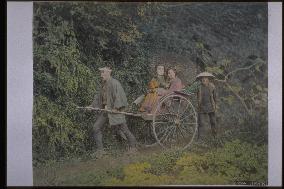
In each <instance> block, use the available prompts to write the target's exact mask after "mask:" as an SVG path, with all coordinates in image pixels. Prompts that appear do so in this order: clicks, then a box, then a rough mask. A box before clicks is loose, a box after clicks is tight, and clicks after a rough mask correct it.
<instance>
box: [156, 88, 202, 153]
mask: <svg viewBox="0 0 284 189" xmlns="http://www.w3.org/2000/svg"><path fill="white" fill-rule="evenodd" d="M152 128H153V133H154V136H155V138H156V140H157V142H158V143H159V144H160V145H161V146H162V147H163V148H165V149H167V148H177V149H182V150H184V149H186V148H188V147H189V146H190V145H191V143H192V142H193V139H194V136H195V134H196V133H197V115H196V111H195V109H194V107H193V105H192V103H191V102H190V101H189V100H188V99H187V98H186V97H184V96H182V95H177V94H170V95H168V96H166V97H164V98H163V99H161V100H160V102H159V103H158V105H157V107H156V109H155V111H154V115H153V123H152Z"/></svg>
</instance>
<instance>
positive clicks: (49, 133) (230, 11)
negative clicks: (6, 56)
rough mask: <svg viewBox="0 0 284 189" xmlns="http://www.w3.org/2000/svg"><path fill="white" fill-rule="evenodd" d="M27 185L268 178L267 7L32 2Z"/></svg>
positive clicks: (241, 182) (254, 180)
mask: <svg viewBox="0 0 284 189" xmlns="http://www.w3.org/2000/svg"><path fill="white" fill-rule="evenodd" d="M33 70H34V83H33V86H34V94H33V98H34V99H33V130H32V134H33V141H32V142H33V147H32V148H33V182H34V186H161V185H162V186H165V185H168V186H177V185H189V186H190V185H210V186H212V185H213V186H214V185H254V186H255V185H256V186H266V185H267V182H268V5H267V3H264V2H263V3H259V2H250V3H245V2H235V3H224V2H215V3H213V2H211V3H201V2H95V1H94V2H91V1H90V2H76V1H74V2H48V1H45V2H34V3H33Z"/></svg>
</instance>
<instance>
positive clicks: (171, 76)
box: [168, 69, 176, 79]
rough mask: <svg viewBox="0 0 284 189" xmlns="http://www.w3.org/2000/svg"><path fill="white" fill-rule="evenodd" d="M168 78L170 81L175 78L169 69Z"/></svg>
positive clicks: (172, 71)
mask: <svg viewBox="0 0 284 189" xmlns="http://www.w3.org/2000/svg"><path fill="white" fill-rule="evenodd" d="M168 76H169V78H170V79H174V78H175V77H176V74H175V72H174V70H172V69H170V70H169V71H168Z"/></svg>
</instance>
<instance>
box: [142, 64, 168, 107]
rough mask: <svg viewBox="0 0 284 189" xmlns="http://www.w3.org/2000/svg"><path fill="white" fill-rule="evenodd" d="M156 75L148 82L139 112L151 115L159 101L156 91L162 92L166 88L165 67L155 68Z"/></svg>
mask: <svg viewBox="0 0 284 189" xmlns="http://www.w3.org/2000/svg"><path fill="white" fill-rule="evenodd" d="M156 73H157V75H156V76H155V77H154V78H153V79H152V80H151V81H150V82H149V85H148V88H149V92H148V94H147V95H146V97H145V98H144V101H143V103H142V105H141V107H140V109H139V111H141V112H147V113H151V112H152V111H153V107H155V105H156V104H157V102H158V100H159V96H158V91H160V90H164V88H166V87H167V86H168V83H167V82H166V78H165V76H164V73H165V67H164V66H162V65H158V66H156Z"/></svg>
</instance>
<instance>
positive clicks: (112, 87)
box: [91, 77, 128, 125]
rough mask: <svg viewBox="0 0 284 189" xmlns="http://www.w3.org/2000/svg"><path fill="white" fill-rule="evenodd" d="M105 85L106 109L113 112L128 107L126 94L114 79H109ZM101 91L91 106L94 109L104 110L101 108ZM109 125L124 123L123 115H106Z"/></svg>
mask: <svg viewBox="0 0 284 189" xmlns="http://www.w3.org/2000/svg"><path fill="white" fill-rule="evenodd" d="M105 85H106V100H107V104H106V105H107V109H110V110H113V109H117V110H122V109H123V108H125V107H127V106H128V102H127V98H126V94H125V92H124V89H123V88H122V86H121V84H120V82H119V81H118V80H116V79H114V78H112V77H111V78H110V79H109V80H108V81H106V83H105ZM102 95H103V90H101V91H100V92H99V93H98V94H97V95H95V98H94V101H93V103H92V105H91V106H93V107H95V108H104V107H103V104H102V102H103V96H102ZM108 118H109V124H110V125H119V124H122V123H126V119H125V115H123V114H113V113H108Z"/></svg>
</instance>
